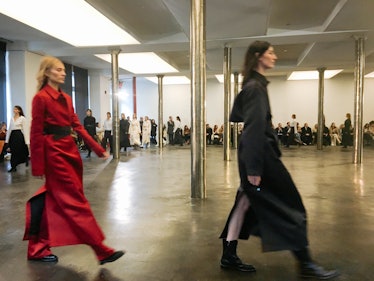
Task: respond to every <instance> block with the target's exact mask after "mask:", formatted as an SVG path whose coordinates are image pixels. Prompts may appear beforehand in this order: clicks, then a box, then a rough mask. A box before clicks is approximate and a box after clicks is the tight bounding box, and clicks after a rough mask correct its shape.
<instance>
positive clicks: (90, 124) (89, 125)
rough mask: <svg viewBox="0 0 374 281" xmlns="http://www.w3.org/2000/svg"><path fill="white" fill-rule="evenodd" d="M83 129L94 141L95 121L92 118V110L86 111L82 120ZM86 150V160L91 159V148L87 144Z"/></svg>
mask: <svg viewBox="0 0 374 281" xmlns="http://www.w3.org/2000/svg"><path fill="white" fill-rule="evenodd" d="M83 125H84V128H85V129H86V131H87V133H88V134H89V135H90V136H91V137H92V138H93V139H94V140H96V119H95V117H93V116H92V110H91V109H87V110H86V117H84V120H83ZM85 145H86V149H87V151H88V153H87V156H86V158H90V157H91V148H90V146H89V145H88V144H86V143H85Z"/></svg>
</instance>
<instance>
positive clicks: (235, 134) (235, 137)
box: [232, 72, 239, 149]
mask: <svg viewBox="0 0 374 281" xmlns="http://www.w3.org/2000/svg"><path fill="white" fill-rule="evenodd" d="M238 94H239V73H238V72H234V100H235V98H236V96H237V95H238ZM232 137H233V140H232V146H233V147H234V148H235V149H238V123H236V122H235V123H234V130H233V134H232Z"/></svg>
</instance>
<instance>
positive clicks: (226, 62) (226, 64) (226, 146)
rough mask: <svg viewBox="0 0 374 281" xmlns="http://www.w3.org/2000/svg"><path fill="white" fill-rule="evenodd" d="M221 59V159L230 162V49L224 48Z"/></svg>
mask: <svg viewBox="0 0 374 281" xmlns="http://www.w3.org/2000/svg"><path fill="white" fill-rule="evenodd" d="M223 57H224V59H223V80H224V101H223V108H224V112H223V114H224V116H223V124H224V128H223V159H224V160H226V161H229V160H230V132H231V128H230V121H229V117H230V100H231V47H228V46H226V47H225V50H224V56H223Z"/></svg>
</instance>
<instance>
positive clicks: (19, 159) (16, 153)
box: [5, 105, 30, 173]
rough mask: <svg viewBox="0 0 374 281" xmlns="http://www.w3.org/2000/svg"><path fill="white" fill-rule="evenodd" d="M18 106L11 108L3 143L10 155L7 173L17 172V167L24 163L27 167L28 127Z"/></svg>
mask: <svg viewBox="0 0 374 281" xmlns="http://www.w3.org/2000/svg"><path fill="white" fill-rule="evenodd" d="M26 123H27V122H26V118H25V115H24V114H23V110H22V108H21V107H20V106H19V105H16V106H15V107H14V108H13V118H12V119H10V124H9V129H8V131H7V134H6V139H5V143H6V144H8V149H9V150H10V153H11V158H10V166H11V168H10V170H8V172H9V173H11V172H15V171H17V165H18V164H21V163H25V164H26V167H27V166H28V165H29V148H28V146H29V145H30V135H29V126H28V125H27V124H26Z"/></svg>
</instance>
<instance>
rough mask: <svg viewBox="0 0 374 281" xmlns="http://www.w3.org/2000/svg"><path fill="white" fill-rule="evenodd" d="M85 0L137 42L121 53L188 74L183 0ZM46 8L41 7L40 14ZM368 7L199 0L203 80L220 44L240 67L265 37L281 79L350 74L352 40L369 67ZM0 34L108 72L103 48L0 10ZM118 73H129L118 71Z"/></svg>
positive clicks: (372, 61) (187, 1) (372, 42)
mask: <svg viewBox="0 0 374 281" xmlns="http://www.w3.org/2000/svg"><path fill="white" fill-rule="evenodd" d="M4 1H5V0H4ZM86 1H87V2H89V3H90V4H91V5H92V6H93V7H95V8H96V9H97V10H99V11H100V12H102V13H103V14H104V15H106V16H107V17H108V18H109V19H111V20H112V21H114V22H115V23H117V24H118V25H119V26H121V27H122V28H124V29H125V30H126V31H127V32H129V33H130V34H131V35H133V36H134V37H135V38H136V39H137V40H138V41H139V42H141V44H139V45H127V46H120V48H121V51H122V52H145V51H147V52H149V51H153V52H156V53H157V54H158V55H160V56H161V57H162V58H164V59H165V60H166V61H168V62H169V63H170V64H172V65H173V66H174V67H175V68H177V69H178V70H179V71H180V73H181V74H183V75H187V76H189V75H190V69H189V63H190V61H189V48H190V46H189V37H190V30H189V29H190V5H191V0H86ZM36 8H38V7H36ZM39 8H41V7H39ZM48 8H49V7H43V9H44V10H45V11H46V12H48ZM52 9H53V7H52V6H51V11H50V12H52V13H56V17H58V18H60V20H61V19H63V20H68V17H69V15H58V11H55V10H52ZM373 11H374V0H313V1H310V0H309V1H307V0H206V40H207V42H206V49H207V54H206V56H207V75H208V78H210V77H212V76H213V75H214V74H221V73H222V69H223V49H224V47H225V46H230V47H231V48H232V71H240V70H241V66H242V63H243V59H244V54H245V51H246V49H247V47H248V45H249V44H250V43H251V42H253V41H254V40H267V41H269V42H271V43H272V44H273V45H274V47H275V51H276V53H277V55H278V63H277V66H276V68H275V69H274V70H272V72H271V73H269V75H278V76H279V75H284V76H286V75H287V74H289V73H290V72H291V71H293V70H315V69H317V68H318V67H326V68H327V69H336V68H343V69H344V72H349V73H353V71H354V68H355V62H356V58H355V38H357V37H364V38H366V40H365V55H366V71H365V73H369V72H371V71H374V33H373V27H374V16H373ZM82 20H84V19H82ZM51 24H53V23H51ZM0 38H2V39H5V40H8V41H10V42H12V43H9V44H8V45H7V46H8V48H9V49H13V50H14V49H20V48H23V49H27V50H29V51H31V52H37V53H41V54H48V55H53V56H57V57H59V58H61V59H62V60H63V61H64V62H67V63H71V64H74V65H76V66H79V67H82V68H86V69H89V70H98V71H102V72H103V73H106V74H109V73H110V64H109V63H107V62H104V61H101V60H100V59H98V58H96V57H94V54H98V53H108V50H109V47H111V46H108V47H89V48H76V47H73V46H70V45H68V44H66V43H64V42H62V41H60V40H57V39H55V38H53V37H51V36H49V35H46V34H44V33H42V32H39V31H37V30H35V29H33V28H31V27H28V26H25V25H24V24H22V23H19V22H17V21H15V20H13V19H10V18H9V17H7V16H4V15H3V14H1V11H0ZM120 74H121V77H127V76H128V77H130V76H132V74H131V73H128V72H126V71H125V70H121V71H120Z"/></svg>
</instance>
